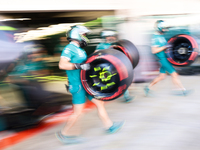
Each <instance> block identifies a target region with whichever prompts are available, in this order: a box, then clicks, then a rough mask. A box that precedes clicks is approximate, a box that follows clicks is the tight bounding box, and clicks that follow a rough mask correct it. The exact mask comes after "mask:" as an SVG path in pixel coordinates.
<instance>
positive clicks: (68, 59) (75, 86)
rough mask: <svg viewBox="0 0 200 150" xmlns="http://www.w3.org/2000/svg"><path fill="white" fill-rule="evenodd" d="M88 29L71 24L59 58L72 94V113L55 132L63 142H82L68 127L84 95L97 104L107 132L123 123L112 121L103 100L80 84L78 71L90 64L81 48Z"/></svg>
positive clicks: (70, 126)
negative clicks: (67, 41) (92, 95)
mask: <svg viewBox="0 0 200 150" xmlns="http://www.w3.org/2000/svg"><path fill="white" fill-rule="evenodd" d="M88 32H89V30H88V29H87V28H86V27H84V26H73V27H72V29H71V30H70V31H69V32H68V33H67V37H68V38H67V39H68V40H69V41H70V44H68V45H67V46H66V47H65V48H64V50H63V52H62V54H61V58H60V62H59V68H60V69H62V70H66V73H67V76H68V80H69V91H70V93H71V94H72V104H73V114H72V115H71V116H70V117H69V118H68V120H67V124H66V125H65V126H64V128H63V129H62V130H61V131H60V132H57V133H56V137H57V138H58V140H59V141H61V142H62V143H64V144H74V143H79V142H82V139H81V138H80V137H79V136H71V135H70V134H69V132H70V129H71V128H72V127H73V126H74V125H75V123H76V122H77V121H78V119H79V118H80V116H81V115H82V112H83V109H84V104H85V102H86V97H87V98H88V99H89V100H90V101H92V102H93V103H94V104H95V105H96V106H97V111H98V115H99V117H100V119H101V120H102V122H103V124H104V127H105V128H106V131H107V132H108V133H115V132H116V131H118V130H119V129H120V128H121V127H122V126H123V124H124V122H116V123H113V122H112V121H111V120H110V118H109V116H108V114H107V112H106V109H105V107H104V102H103V101H100V100H97V99H95V98H93V97H91V96H90V95H89V94H87V92H86V91H85V89H84V88H83V86H82V84H81V77H80V71H81V69H82V70H88V69H90V64H86V63H84V62H85V61H86V59H87V54H86V52H85V51H84V50H83V49H82V48H83V47H85V46H87V43H88V42H89V40H88V39H87V37H86V34H87V33H88Z"/></svg>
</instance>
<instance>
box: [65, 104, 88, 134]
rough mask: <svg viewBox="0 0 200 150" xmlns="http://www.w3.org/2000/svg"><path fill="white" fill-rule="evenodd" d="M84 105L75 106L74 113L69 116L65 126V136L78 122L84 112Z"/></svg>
mask: <svg viewBox="0 0 200 150" xmlns="http://www.w3.org/2000/svg"><path fill="white" fill-rule="evenodd" d="M83 108H84V104H75V105H73V113H72V114H71V115H70V116H69V118H68V120H67V123H66V125H65V126H64V128H63V130H62V131H61V133H62V134H63V135H65V136H67V135H68V132H69V130H70V129H71V128H72V127H73V125H74V124H75V123H76V122H77V120H78V119H79V117H80V116H81V114H82V112H83Z"/></svg>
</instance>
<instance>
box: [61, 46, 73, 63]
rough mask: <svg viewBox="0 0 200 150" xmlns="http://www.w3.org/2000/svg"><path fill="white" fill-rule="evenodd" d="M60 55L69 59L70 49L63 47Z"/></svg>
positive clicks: (70, 55)
mask: <svg viewBox="0 0 200 150" xmlns="http://www.w3.org/2000/svg"><path fill="white" fill-rule="evenodd" d="M61 57H65V58H67V59H69V60H71V58H72V52H71V49H70V48H68V47H65V48H64V49H63V51H62V54H61Z"/></svg>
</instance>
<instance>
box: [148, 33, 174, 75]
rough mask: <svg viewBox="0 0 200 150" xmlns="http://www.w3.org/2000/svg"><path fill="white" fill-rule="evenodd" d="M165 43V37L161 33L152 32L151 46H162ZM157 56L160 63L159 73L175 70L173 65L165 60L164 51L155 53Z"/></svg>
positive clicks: (170, 72)
mask: <svg viewBox="0 0 200 150" xmlns="http://www.w3.org/2000/svg"><path fill="white" fill-rule="evenodd" d="M166 44H167V41H166V39H165V37H164V36H163V35H161V34H154V35H153V37H152V46H156V47H162V46H165V45H166ZM155 55H156V56H157V57H158V58H159V62H160V64H161V67H160V73H166V72H168V73H169V74H172V73H173V72H175V69H174V67H173V66H172V64H171V63H170V62H169V61H168V60H167V57H166V54H165V52H164V51H161V52H159V53H156V54H155Z"/></svg>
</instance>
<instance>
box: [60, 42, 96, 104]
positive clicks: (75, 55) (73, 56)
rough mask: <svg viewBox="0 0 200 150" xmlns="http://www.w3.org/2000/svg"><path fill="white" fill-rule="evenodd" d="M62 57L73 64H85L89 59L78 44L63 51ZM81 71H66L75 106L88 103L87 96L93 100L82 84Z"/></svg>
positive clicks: (68, 46)
mask: <svg viewBox="0 0 200 150" xmlns="http://www.w3.org/2000/svg"><path fill="white" fill-rule="evenodd" d="M61 57H65V58H67V59H68V60H69V61H70V62H71V63H83V62H85V61H86V59H87V54H86V52H85V51H84V50H83V49H82V48H80V47H79V46H78V45H77V44H76V43H73V42H71V43H70V44H68V45H67V46H66V47H65V48H64V50H63V51H62V54H61ZM80 71H81V70H80V69H77V70H66V73H67V76H68V81H69V92H70V93H71V94H72V103H73V104H83V103H85V102H86V96H87V97H88V99H89V100H92V98H93V97H92V96H90V95H89V94H87V92H86V91H85V89H84V88H83V86H82V84H81V77H80Z"/></svg>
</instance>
